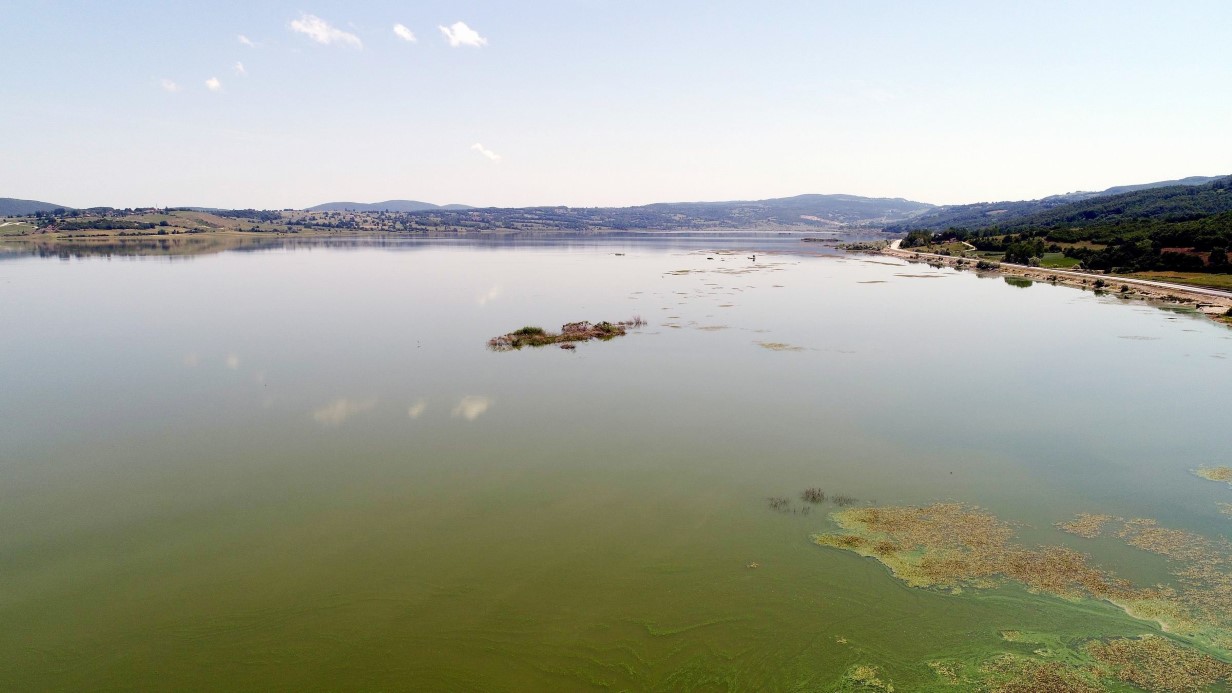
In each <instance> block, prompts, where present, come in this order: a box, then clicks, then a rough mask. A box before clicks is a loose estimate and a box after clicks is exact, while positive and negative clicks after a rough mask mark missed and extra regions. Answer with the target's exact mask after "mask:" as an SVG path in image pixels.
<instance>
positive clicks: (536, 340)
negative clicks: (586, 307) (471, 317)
mask: <svg viewBox="0 0 1232 693" xmlns="http://www.w3.org/2000/svg"><path fill="white" fill-rule="evenodd" d="M645 324H646V321H645V320H643V319H642V317H641V316H640V315H635V316H633V317H632V318H630V319H628V320H624V321H621V322H606V321H604V322H597V323H591V322H585V321H583V322H569V323H565V324H564V325H561V328H560V332H548V331H547V330H545V329H543V328H542V327H536V326H533V325H527V326H526V327H521V328H519V329H516V330H514V331H513V332H510V333H508V334H503V335H501V336H499V337H493V338H492V339H489V340H488V348H489V349H491V350H493V351H513V350H516V349H521V348H522V347H526V346H533V347H540V346H547V345H549V344H562V345H570V344H572V343H573V342H588V341H590V340H592V339H598V340H602V341H607V340H609V339H613V338H615V337H622V336H624V335H625V334H626V333H627V330H628V328H630V327H641V326H643V325H645Z"/></svg>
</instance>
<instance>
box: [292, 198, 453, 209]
mask: <svg viewBox="0 0 1232 693" xmlns="http://www.w3.org/2000/svg"><path fill="white" fill-rule="evenodd" d="M434 209H446V210H462V209H471V207H469V206H467V205H434V204H432V203H431V202H420V201H418V200H386V201H384V202H326V203H325V204H320V205H317V206H315V207H309V208H307V209H305V210H304V211H305V212H426V211H430V210H434Z"/></svg>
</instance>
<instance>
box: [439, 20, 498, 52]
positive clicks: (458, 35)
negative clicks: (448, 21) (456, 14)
mask: <svg viewBox="0 0 1232 693" xmlns="http://www.w3.org/2000/svg"><path fill="white" fill-rule="evenodd" d="M439 28H440V30H441V33H442V34H444V35H445V40H447V41H449V45H451V46H453V47H454V48H457V47H458V46H474V47H475V48H479V47H480V46H486V45H488V40H487V39H486V38H484V37H482V36H480V35H479V32H477V31H475V30H474V29H472V28H470V27H469V26H467V25H466V22H454V23H453V24H452V25H450V26H442V27H439Z"/></svg>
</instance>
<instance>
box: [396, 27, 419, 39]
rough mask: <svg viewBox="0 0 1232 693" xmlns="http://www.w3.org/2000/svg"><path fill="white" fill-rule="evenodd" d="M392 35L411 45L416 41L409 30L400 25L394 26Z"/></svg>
mask: <svg viewBox="0 0 1232 693" xmlns="http://www.w3.org/2000/svg"><path fill="white" fill-rule="evenodd" d="M394 34H395V35H396V36H397V37H398V38H400V39H402V40H403V41H410V42H411V43H415V40H416V39H415V34H414V33H413V32H411V30H410V29H408V28H406V27H405V26H403V25H402V24H395V25H394Z"/></svg>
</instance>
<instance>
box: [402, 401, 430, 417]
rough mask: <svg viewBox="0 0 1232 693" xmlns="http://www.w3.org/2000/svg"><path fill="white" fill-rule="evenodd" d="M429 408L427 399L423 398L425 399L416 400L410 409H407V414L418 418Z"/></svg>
mask: <svg viewBox="0 0 1232 693" xmlns="http://www.w3.org/2000/svg"><path fill="white" fill-rule="evenodd" d="M427 408H428V402H427V400H423V399H420V400H416V402H415V403H414V404H412V405H411V406H410V408H409V409H407V410H406V415H407V416H409V417H411V418H412V419H418V418H419V415H420V414H422V413H424V411H425V410H426V409H427Z"/></svg>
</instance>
